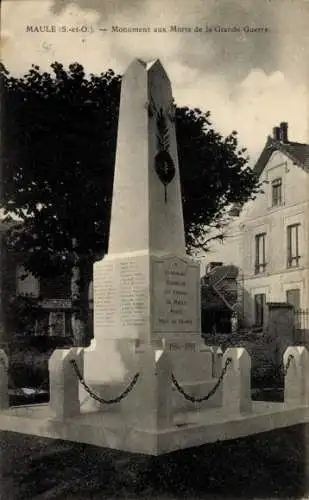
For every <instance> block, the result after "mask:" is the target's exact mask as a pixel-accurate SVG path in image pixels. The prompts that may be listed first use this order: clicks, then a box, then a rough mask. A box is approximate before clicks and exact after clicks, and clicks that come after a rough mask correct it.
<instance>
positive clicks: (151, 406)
mask: <svg viewBox="0 0 309 500" xmlns="http://www.w3.org/2000/svg"><path fill="white" fill-rule="evenodd" d="M136 355H137V357H138V361H137V364H136V365H137V370H136V371H137V372H138V373H139V378H138V380H137V383H136V385H135V387H134V388H133V389H132V391H131V392H130V393H129V394H128V395H127V396H126V398H124V399H123V400H122V402H121V411H122V413H123V415H124V417H125V418H128V420H130V421H131V423H133V425H134V426H135V427H136V428H139V429H147V430H160V429H166V428H169V427H172V425H173V408H172V405H173V402H172V363H171V357H170V353H169V351H168V350H165V349H164V347H163V348H162V349H157V348H155V347H153V346H143V345H142V346H139V347H137V348H136Z"/></svg>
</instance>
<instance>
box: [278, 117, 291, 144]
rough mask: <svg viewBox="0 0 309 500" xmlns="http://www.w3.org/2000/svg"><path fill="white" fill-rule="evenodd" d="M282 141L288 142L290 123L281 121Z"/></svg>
mask: <svg viewBox="0 0 309 500" xmlns="http://www.w3.org/2000/svg"><path fill="white" fill-rule="evenodd" d="M280 141H281V142H283V143H284V144H286V143H287V142H289V141H288V124H287V122H281V123H280Z"/></svg>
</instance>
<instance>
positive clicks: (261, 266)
mask: <svg viewBox="0 0 309 500" xmlns="http://www.w3.org/2000/svg"><path fill="white" fill-rule="evenodd" d="M265 241H266V233H262V234H257V235H256V237H255V274H260V273H263V272H264V271H265V268H266V252H265Z"/></svg>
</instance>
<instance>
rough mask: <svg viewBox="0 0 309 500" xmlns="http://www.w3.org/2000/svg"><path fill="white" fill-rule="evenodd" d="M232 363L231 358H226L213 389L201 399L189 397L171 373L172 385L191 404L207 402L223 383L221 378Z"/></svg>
mask: <svg viewBox="0 0 309 500" xmlns="http://www.w3.org/2000/svg"><path fill="white" fill-rule="evenodd" d="M231 363H232V359H231V358H227V360H226V361H225V365H224V367H223V368H222V371H221V373H220V376H219V378H218V380H217V382H216V384H215V385H214V387H213V388H212V389H211V390H210V391H209V393H208V394H207V395H206V396H204V397H202V398H197V397H195V396H191V395H190V394H188V393H187V392H186V391H185V390H184V389H183V388H182V387H181V386H180V385H179V383H178V382H177V380H176V377H175V375H174V374H173V373H172V382H173V384H174V385H175V387H176V389H177V390H178V391H179V392H180V394H182V395H183V396H184V398H185V399H187V400H188V401H191V402H192V403H202V402H203V401H207V400H208V399H210V398H211V397H212V396H213V395H214V394H215V393H216V391H217V390H218V388H219V387H220V385H221V383H222V381H223V378H224V376H225V374H226V372H227V369H228V366H229V365H230V364H231Z"/></svg>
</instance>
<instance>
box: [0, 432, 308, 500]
mask: <svg viewBox="0 0 309 500" xmlns="http://www.w3.org/2000/svg"><path fill="white" fill-rule="evenodd" d="M308 436H309V426H308V425H298V426H294V427H290V428H287V429H283V430H277V431H273V432H268V433H265V434H260V435H258V436H250V437H247V438H244V439H238V440H234V441H231V442H223V443H216V444H212V445H205V446H202V447H199V448H192V449H188V450H185V451H182V452H177V453H172V454H170V455H167V456H163V457H145V456H142V455H129V454H124V453H121V452H114V451H110V450H103V449H100V448H97V447H95V446H89V445H82V444H77V443H69V442H64V441H53V440H49V439H42V438H37V437H33V436H25V435H21V434H15V433H8V432H2V433H0V458H1V462H0V470H1V483H0V484H1V487H0V499H1V500H26V499H31V500H51V499H53V500H54V499H56V500H73V499H74V500H90V499H91V500H102V499H103V500H104V499H110V500H114V499H149V500H156V499H158V500H159V499H160V500H180V499H195V500H202V499H205V500H217V499H218V500H219V499H223V498H224V499H227V500H232V499H241V498H246V499H256V500H257V499H269V500H271V499H275V498H282V499H283V498H284V499H301V498H303V499H304V498H309V495H308V496H306V493H307V492H309V441H308Z"/></svg>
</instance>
